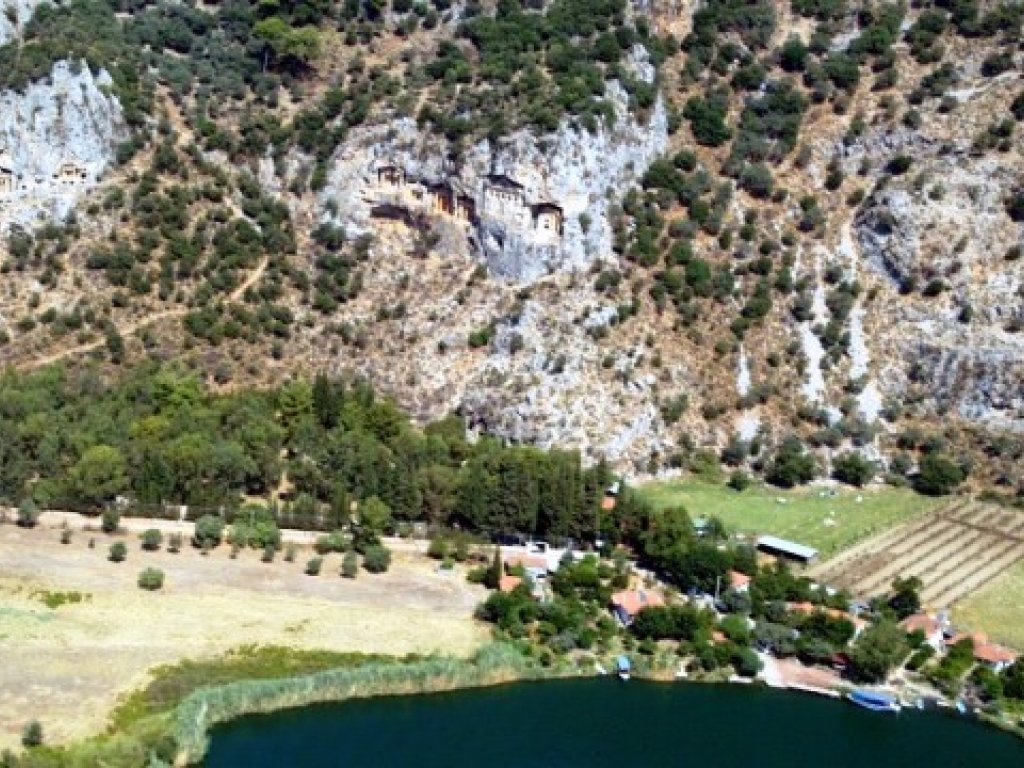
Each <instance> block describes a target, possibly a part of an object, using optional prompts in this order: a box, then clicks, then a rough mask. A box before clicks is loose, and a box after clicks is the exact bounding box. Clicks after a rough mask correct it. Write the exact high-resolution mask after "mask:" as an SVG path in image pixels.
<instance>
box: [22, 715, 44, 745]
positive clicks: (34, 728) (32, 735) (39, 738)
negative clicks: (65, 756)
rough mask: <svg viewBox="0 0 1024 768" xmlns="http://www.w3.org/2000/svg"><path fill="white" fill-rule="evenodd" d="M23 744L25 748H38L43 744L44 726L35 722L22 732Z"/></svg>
mask: <svg viewBox="0 0 1024 768" xmlns="http://www.w3.org/2000/svg"><path fill="white" fill-rule="evenodd" d="M21 743H22V746H25V747H38V746H39V745H41V744H42V743H43V726H42V725H40V723H39V721H38V720H33V721H32V722H30V723H29V724H28V725H26V726H25V728H24V730H22V732H21Z"/></svg>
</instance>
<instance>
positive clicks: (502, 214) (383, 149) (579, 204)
mask: <svg viewBox="0 0 1024 768" xmlns="http://www.w3.org/2000/svg"><path fill="white" fill-rule="evenodd" d="M608 100H609V103H610V104H611V105H612V107H613V108H614V111H615V115H616V118H615V121H614V123H613V125H611V126H600V127H598V128H597V129H596V130H594V131H593V132H591V131H587V130H585V129H583V128H580V127H578V126H576V125H575V124H572V123H570V122H568V121H567V122H566V123H564V124H563V125H562V127H561V128H560V129H559V130H558V131H557V132H555V133H554V134H551V135H548V136H544V137H536V136H534V135H533V134H531V133H529V132H527V131H520V132H518V133H516V134H514V135H512V136H510V137H508V138H506V139H504V140H501V141H497V142H491V141H487V140H485V141H482V142H480V143H478V144H476V145H474V146H472V147H471V148H470V149H469V150H468V151H467V152H466V153H465V154H464V155H463V156H462V157H461V159H460V160H459V161H458V162H454V163H453V162H450V161H448V160H446V158H447V157H448V148H447V147H446V146H444V145H443V142H442V141H439V140H438V139H437V138H435V137H428V136H424V135H423V134H421V133H420V131H419V130H418V129H417V127H416V124H415V123H414V122H413V121H412V120H399V121H396V122H395V123H393V124H391V125H390V126H374V127H369V128H366V129H363V130H361V131H358V132H355V133H354V134H353V135H352V136H351V137H350V139H349V140H348V141H346V142H345V144H344V145H342V147H341V148H340V149H339V150H338V152H337V154H336V155H335V157H334V159H333V161H332V164H331V170H330V174H329V182H328V185H327V187H326V188H325V189H324V191H323V193H322V194H321V198H320V202H321V211H322V216H323V217H324V218H330V219H333V220H334V221H335V222H336V223H338V224H341V225H342V226H344V227H345V228H346V230H347V231H348V232H349V233H350V234H359V233H362V232H366V231H369V230H370V229H371V228H372V223H371V221H372V219H373V218H374V217H382V218H402V219H403V220H406V221H407V222H409V223H413V224H414V225H418V226H421V227H423V228H434V227H441V228H447V229H449V230H451V229H452V228H455V229H458V230H461V231H462V233H463V237H464V240H465V244H466V247H467V248H469V249H471V250H472V251H473V252H474V253H475V254H476V255H478V256H479V257H480V258H481V259H482V260H484V261H485V262H486V264H487V266H488V268H489V270H490V272H491V273H492V274H493V275H495V276H498V277H502V278H505V279H508V280H513V281H532V280H536V279H537V278H539V277H542V276H544V275H546V274H549V273H552V272H559V271H571V270H573V269H581V268H585V267H586V266H587V265H589V264H590V263H592V262H593V261H595V260H596V259H598V258H600V257H602V256H605V257H606V256H608V255H609V254H610V253H611V248H612V232H611V223H610V220H609V207H610V205H611V204H612V203H613V202H614V201H615V200H616V199H617V197H618V195H619V194H620V193H621V192H622V191H623V190H625V189H626V188H628V186H629V185H630V184H631V183H633V182H634V181H636V179H637V178H638V177H639V176H640V175H642V174H643V172H644V170H645V169H646V168H647V167H648V166H649V165H650V163H651V162H652V161H653V160H654V159H655V158H656V157H657V156H658V155H659V154H660V153H662V152H663V151H664V150H665V147H666V145H667V141H668V130H667V117H666V113H665V108H664V105H663V104H662V102H661V100H660V99H659V100H658V101H657V103H656V105H655V107H654V108H653V110H652V112H651V114H650V116H649V117H648V118H647V120H646V122H641V121H640V120H638V119H637V118H636V117H635V116H634V115H632V114H631V113H630V112H629V111H628V109H627V103H628V97H627V95H626V93H625V92H624V91H623V89H622V88H621V87H620V86H619V85H618V84H617V83H614V82H613V83H609V84H608ZM328 211H333V213H329V212H328Z"/></svg>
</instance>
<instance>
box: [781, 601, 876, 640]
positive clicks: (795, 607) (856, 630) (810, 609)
mask: <svg viewBox="0 0 1024 768" xmlns="http://www.w3.org/2000/svg"><path fill="white" fill-rule="evenodd" d="M787 607H788V608H789V610H791V611H793V612H794V613H802V614H804V615H805V616H810V615H811V614H813V613H824V614H825V615H826V616H828V617H829V618H832V619H842V620H845V621H848V622H850V623H851V624H852V625H853V639H854V640H856V639H857V638H858V637H859V636H860V633H861V632H863V631H864V630H865V629H866V628H867V626H868V622H867V621H865V620H864V619H862V618H861V617H860V616H854V615H853V614H852V613H847V612H846V611H840V610H839V609H838V608H827V607H825V606H823V605H815V604H814V603H808V602H803V603H788V604H787Z"/></svg>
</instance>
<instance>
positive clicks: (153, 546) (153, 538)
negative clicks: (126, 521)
mask: <svg viewBox="0 0 1024 768" xmlns="http://www.w3.org/2000/svg"><path fill="white" fill-rule="evenodd" d="M141 538H142V548H143V549H144V550H146V551H147V552H155V551H156V550H158V549H160V544H161V543H163V540H164V536H163V534H162V533H160V531H159V530H157V529H156V528H148V529H146V530H145V531H143V532H142V537H141Z"/></svg>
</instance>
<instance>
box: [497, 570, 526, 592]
mask: <svg viewBox="0 0 1024 768" xmlns="http://www.w3.org/2000/svg"><path fill="white" fill-rule="evenodd" d="M522 583H523V580H522V579H521V578H520V577H518V576H510V575H508V574H505V575H504V576H502V577H501V578H500V579H499V580H498V590H499V591H500V592H511V591H512V590H514V589H515V588H516V587H518V586H519V585H520V584H522Z"/></svg>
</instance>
